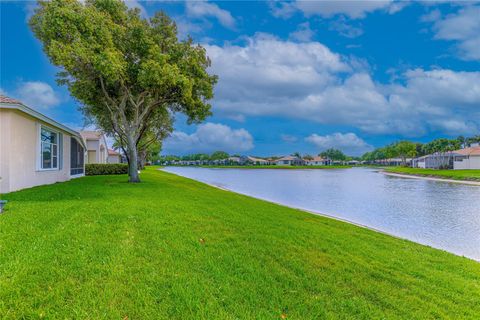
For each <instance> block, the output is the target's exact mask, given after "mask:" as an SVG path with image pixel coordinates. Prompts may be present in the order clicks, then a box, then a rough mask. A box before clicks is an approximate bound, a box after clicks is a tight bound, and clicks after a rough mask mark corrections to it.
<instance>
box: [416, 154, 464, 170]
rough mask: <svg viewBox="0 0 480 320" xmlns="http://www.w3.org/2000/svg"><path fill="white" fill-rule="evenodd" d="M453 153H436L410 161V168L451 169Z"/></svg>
mask: <svg viewBox="0 0 480 320" xmlns="http://www.w3.org/2000/svg"><path fill="white" fill-rule="evenodd" d="M455 155H456V153H455V152H454V151H448V152H436V153H433V154H428V155H425V156H422V157H418V158H415V159H413V160H412V167H414V168H423V169H453V159H454V157H455Z"/></svg>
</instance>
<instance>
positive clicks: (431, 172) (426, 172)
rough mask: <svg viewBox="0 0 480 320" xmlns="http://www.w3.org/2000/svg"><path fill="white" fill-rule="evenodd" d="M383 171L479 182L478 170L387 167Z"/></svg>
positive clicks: (479, 172) (479, 174) (479, 171)
mask: <svg viewBox="0 0 480 320" xmlns="http://www.w3.org/2000/svg"><path fill="white" fill-rule="evenodd" d="M385 170H386V171H388V172H393V173H401V174H413V175H418V176H425V177H436V178H445V179H455V180H473V181H480V170H435V169H422V168H405V167H389V168H386V169H385Z"/></svg>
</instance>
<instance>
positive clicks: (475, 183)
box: [378, 170, 480, 186]
mask: <svg viewBox="0 0 480 320" xmlns="http://www.w3.org/2000/svg"><path fill="white" fill-rule="evenodd" d="M378 172H379V173H381V174H384V175H386V176H392V177H398V178H406V179H421V180H428V181H439V182H449V183H460V184H468V185H471V186H480V181H469V180H455V179H448V178H441V177H427V176H422V175H416V174H407V173H395V172H388V171H385V170H379V171H378Z"/></svg>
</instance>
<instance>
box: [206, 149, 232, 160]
mask: <svg viewBox="0 0 480 320" xmlns="http://www.w3.org/2000/svg"><path fill="white" fill-rule="evenodd" d="M228 157H229V155H228V153H226V152H225V151H215V152H214V153H212V154H211V155H210V160H222V159H227V158H228Z"/></svg>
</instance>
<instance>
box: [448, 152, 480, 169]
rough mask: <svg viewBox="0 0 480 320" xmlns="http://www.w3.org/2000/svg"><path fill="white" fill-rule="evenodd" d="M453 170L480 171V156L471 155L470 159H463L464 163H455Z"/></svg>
mask: <svg viewBox="0 0 480 320" xmlns="http://www.w3.org/2000/svg"><path fill="white" fill-rule="evenodd" d="M453 169H455V170H462V169H480V155H479V156H477V155H470V156H469V157H468V159H463V161H454V162H453Z"/></svg>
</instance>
